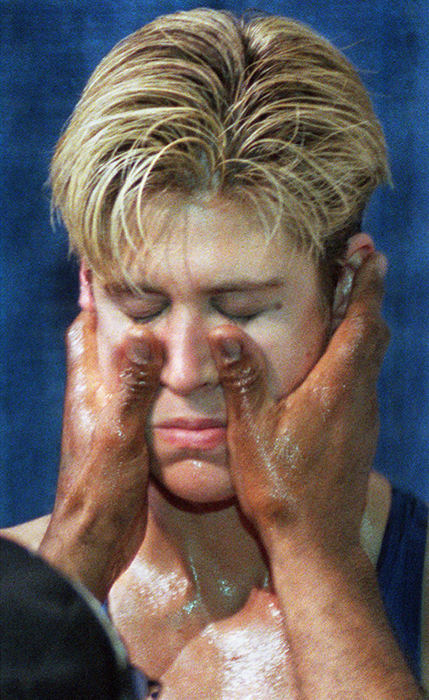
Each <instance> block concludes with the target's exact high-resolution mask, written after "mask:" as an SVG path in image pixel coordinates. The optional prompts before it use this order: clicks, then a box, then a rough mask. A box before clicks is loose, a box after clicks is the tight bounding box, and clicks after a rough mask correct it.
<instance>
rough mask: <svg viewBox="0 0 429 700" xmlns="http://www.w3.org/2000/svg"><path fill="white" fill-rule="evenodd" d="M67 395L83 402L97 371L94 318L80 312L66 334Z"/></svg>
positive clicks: (85, 312)
mask: <svg viewBox="0 0 429 700" xmlns="http://www.w3.org/2000/svg"><path fill="white" fill-rule="evenodd" d="M66 358H67V394H66V396H74V397H75V398H76V399H77V398H78V397H79V398H80V400H83V398H84V396H86V395H87V394H89V390H90V388H91V387H92V388H94V381H93V380H94V379H95V376H94V373H95V372H96V370H97V341H96V316H95V314H94V313H91V312H89V311H81V313H80V314H79V315H78V316H77V318H76V319H75V320H74V321H73V323H72V324H71V326H70V327H69V329H68V331H67V333H66Z"/></svg>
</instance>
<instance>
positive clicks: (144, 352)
mask: <svg viewBox="0 0 429 700" xmlns="http://www.w3.org/2000/svg"><path fill="white" fill-rule="evenodd" d="M128 355H129V358H130V360H132V361H133V362H137V363H138V362H147V361H148V360H149V358H150V347H149V343H147V342H146V341H143V340H140V341H138V342H134V344H133V345H132V346H131V348H130V350H129V353H128Z"/></svg>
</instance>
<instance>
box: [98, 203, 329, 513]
mask: <svg viewBox="0 0 429 700" xmlns="http://www.w3.org/2000/svg"><path fill="white" fill-rule="evenodd" d="M243 209H244V207H240V206H239V205H231V204H228V205H227V204H226V203H225V202H223V201H222V200H219V199H218V200H217V201H216V202H215V203H212V204H211V205H210V206H209V205H207V206H206V205H195V204H192V205H191V204H189V203H188V204H186V203H181V205H180V207H177V204H176V210H175V214H174V215H173V216H170V217H169V220H168V221H167V220H166V219H162V218H161V219H159V218H158V219H157V218H156V217H151V225H152V226H153V228H152V231H153V234H154V236H153V238H154V240H153V246H152V247H151V249H150V251H149V252H146V253H144V254H142V255H141V256H140V257H138V258H137V259H136V260H135V261H134V262H133V265H132V274H133V281H135V283H136V284H138V286H139V290H140V291H139V293H136V292H135V291H132V290H131V289H129V288H126V287H124V286H123V285H121V284H118V285H117V286H115V285H109V286H104V285H102V284H101V283H100V282H98V281H96V280H94V282H93V285H92V294H93V300H94V303H95V309H96V313H97V342H98V352H99V362H100V368H101V371H102V373H103V376H104V378H105V381H106V382H107V383H109V382H111V381H114V378H113V376H112V373H113V370H112V367H111V360H110V358H111V353H112V349H113V348H114V347H115V345H116V344H117V343H119V342H120V341H121V339H122V338H123V337H124V335H126V333H127V332H128V331H129V330H130V329H131V328H132V327H133V325H134V324H147V325H148V326H149V327H150V329H151V330H152V331H153V333H155V334H156V335H157V336H158V338H159V339H160V340H161V343H162V345H163V348H164V355H165V363H164V366H163V369H162V373H161V382H160V387H159V391H158V394H157V396H156V399H155V401H154V404H153V410H152V412H151V415H150V418H149V422H148V425H147V436H148V442H149V445H150V451H151V473H152V475H153V476H155V477H156V478H157V480H159V481H160V482H162V483H163V484H164V486H165V487H166V488H167V489H168V490H169V491H170V492H171V493H172V494H174V495H176V496H178V497H180V498H182V499H185V500H189V501H193V502H200V503H201V502H213V501H223V500H225V499H228V498H230V497H231V496H232V495H233V487H232V484H231V480H230V475H229V468H228V449H227V439H226V428H227V421H228V416H227V412H226V407H225V401H224V396H223V391H222V387H221V385H220V384H219V379H218V374H217V370H216V366H215V363H214V361H213V358H212V356H211V353H210V348H209V345H208V341H207V335H208V333H209V331H210V330H211V329H213V328H215V327H216V326H218V325H221V324H222V325H224V324H228V323H230V324H231V325H235V326H238V327H239V328H240V329H242V331H243V333H246V334H248V335H249V336H250V337H251V338H252V339H253V341H254V342H255V343H257V344H258V346H259V347H260V349H261V350H262V352H263V354H264V356H265V359H266V365H267V372H268V386H269V391H270V394H271V396H272V398H273V399H278V398H279V397H281V396H284V395H287V394H289V393H290V392H291V391H292V390H293V389H294V388H295V387H296V386H297V385H298V384H300V382H301V381H302V380H303V379H304V377H305V376H306V374H307V373H308V372H309V370H310V369H311V368H312V367H313V365H314V364H315V363H316V361H317V359H318V358H319V356H320V355H321V353H322V351H323V349H324V346H325V343H326V337H327V331H328V328H327V326H328V314H327V313H326V311H325V312H324V311H323V304H322V303H321V294H320V288H319V285H318V277H317V271H316V268H315V266H314V264H313V263H312V262H310V261H309V260H308V259H307V258H306V257H304V256H303V255H299V256H298V255H297V254H296V253H292V246H291V244H290V243H288V241H287V237H286V236H283V237H282V240H278V238H276V239H275V240H271V241H270V242H268V243H267V241H266V236H264V234H263V232H262V230H261V224H260V222H259V220H258V219H257V218H256V217H252V216H251V215H250V214H249V213H248V212H247V213H246V211H243Z"/></svg>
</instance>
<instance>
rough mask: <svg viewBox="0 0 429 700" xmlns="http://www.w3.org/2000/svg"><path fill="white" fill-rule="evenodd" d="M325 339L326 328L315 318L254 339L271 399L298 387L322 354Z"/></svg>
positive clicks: (284, 394) (285, 394)
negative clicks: (265, 370)
mask: <svg viewBox="0 0 429 700" xmlns="http://www.w3.org/2000/svg"><path fill="white" fill-rule="evenodd" d="M326 338H327V330H326V325H325V324H324V323H323V322H322V321H321V320H318V319H317V318H316V319H313V321H312V322H311V323H308V324H305V325H304V326H303V327H301V328H298V329H294V330H291V329H290V328H280V329H276V330H275V331H274V332H271V333H270V334H267V335H263V336H261V337H259V338H257V337H254V340H255V342H257V343H258V345H259V347H260V348H261V350H262V351H263V353H264V355H265V359H266V361H267V366H268V387H269V392H270V395H271V396H272V397H273V398H274V399H279V398H280V397H282V396H287V395H288V394H290V393H291V391H293V390H294V389H295V388H296V387H297V386H298V385H299V384H301V382H302V381H303V380H304V379H305V377H306V376H307V374H308V373H309V371H310V370H311V369H312V368H313V367H314V365H315V364H316V362H317V361H318V359H319V358H320V356H321V355H322V353H323V351H324V348H325V345H326Z"/></svg>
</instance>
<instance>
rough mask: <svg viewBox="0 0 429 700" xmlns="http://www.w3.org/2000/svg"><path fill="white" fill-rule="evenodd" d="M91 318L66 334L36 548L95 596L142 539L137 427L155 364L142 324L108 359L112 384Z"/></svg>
mask: <svg viewBox="0 0 429 700" xmlns="http://www.w3.org/2000/svg"><path fill="white" fill-rule="evenodd" d="M95 328H96V318H95V315H94V314H93V313H90V312H87V311H82V312H81V313H80V315H79V316H78V318H77V319H76V320H75V322H74V323H73V324H72V326H71V328H70V329H69V331H68V334H67V370H68V372H67V386H66V396H65V406H64V419H63V439H62V448H61V463H60V473H59V480H58V486H57V494H56V500H55V506H54V511H53V515H52V518H51V519H50V523H49V526H48V529H47V532H46V534H45V536H44V538H43V540H42V543H41V545H40V553H41V554H42V555H43V556H44V557H45V558H46V559H47V560H48V561H50V562H51V563H52V564H54V565H55V566H56V567H58V568H60V569H61V570H62V571H64V572H65V573H66V574H68V575H69V576H70V577H71V578H74V579H77V580H79V581H80V582H82V583H83V584H84V585H85V586H86V587H87V588H88V589H89V590H91V591H92V593H93V594H94V595H95V596H96V597H97V598H98V599H99V600H101V601H104V600H105V599H106V597H107V594H108V592H109V590H110V588H111V586H112V584H113V583H114V581H115V580H116V579H117V578H118V576H119V575H120V574H121V572H122V571H123V570H124V569H125V568H126V567H127V566H128V565H129V564H130V563H131V561H132V560H133V558H134V556H135V555H136V553H137V550H138V549H139V547H140V545H141V542H142V540H143V537H144V533H145V528H146V517H147V497H146V490H147V482H148V475H149V474H148V473H149V464H148V454H147V446H146V443H145V439H144V425H145V421H146V417H147V414H148V411H149V407H150V404H151V402H152V400H153V397H154V395H155V391H156V388H157V386H158V382H159V374H160V370H161V366H162V349H161V347H160V344H159V342H158V341H157V339H156V338H155V337H154V336H153V335H152V334H151V333H150V331H149V330H148V329H146V328H142V329H138V330H134V331H133V333H130V334H129V335H128V337H127V338H126V340H125V341H124V342H123V343H122V344H121V345H120V346H118V347H117V348H116V351H115V354H114V356H113V357H112V361H113V362H114V366H115V369H116V373H117V377H118V382H117V385H116V387H115V388H114V389H111V390H109V391H108V390H107V389H106V386H105V384H104V383H103V381H102V378H101V375H100V373H99V369H98V359H97V346H96V335H95Z"/></svg>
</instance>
